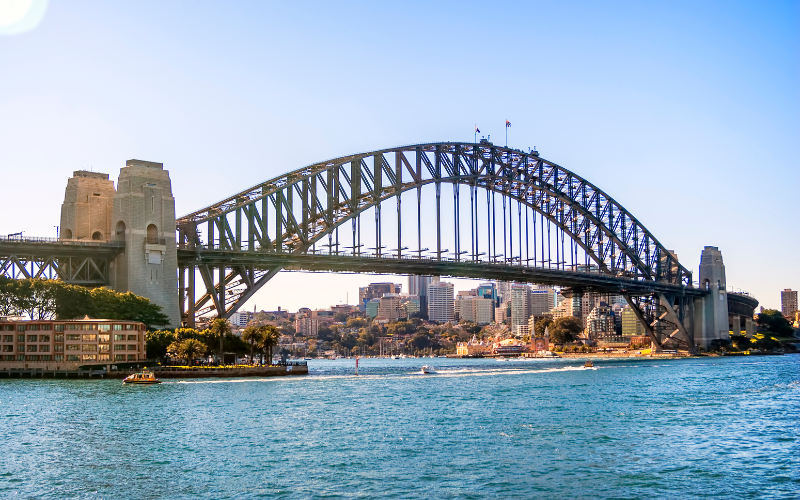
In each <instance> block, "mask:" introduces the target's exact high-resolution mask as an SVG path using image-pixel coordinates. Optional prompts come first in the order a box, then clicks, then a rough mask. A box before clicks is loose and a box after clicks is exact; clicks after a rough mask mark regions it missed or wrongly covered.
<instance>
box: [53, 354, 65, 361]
mask: <svg viewBox="0 0 800 500" xmlns="http://www.w3.org/2000/svg"><path fill="white" fill-rule="evenodd" d="M53 361H64V355H63V354H56V355H55V356H53Z"/></svg>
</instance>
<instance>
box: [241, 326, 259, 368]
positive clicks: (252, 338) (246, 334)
mask: <svg viewBox="0 0 800 500" xmlns="http://www.w3.org/2000/svg"><path fill="white" fill-rule="evenodd" d="M261 328H262V327H261V326H256V325H251V326H248V327H247V328H245V329H244V331H243V332H242V340H243V341H244V342H247V343H248V344H250V359H251V360H252V359H253V352H254V351H255V348H256V345H259V344H261V335H262V333H261Z"/></svg>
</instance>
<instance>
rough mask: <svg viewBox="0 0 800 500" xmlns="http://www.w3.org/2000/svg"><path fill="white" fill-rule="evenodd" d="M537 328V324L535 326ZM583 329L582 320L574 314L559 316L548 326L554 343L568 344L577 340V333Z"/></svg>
mask: <svg viewBox="0 0 800 500" xmlns="http://www.w3.org/2000/svg"><path fill="white" fill-rule="evenodd" d="M534 330H535V326H534ZM582 330H583V324H582V323H581V320H579V319H578V318H576V317H574V316H566V317H564V318H558V319H557V320H555V321H554V322H553V324H552V325H550V326H548V329H547V331H548V333H549V334H550V341H551V342H553V343H554V344H566V343H567V342H572V341H574V340H575V338H576V337H577V335H578V334H579V333H581V331H582Z"/></svg>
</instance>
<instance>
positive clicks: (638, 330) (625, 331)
mask: <svg viewBox="0 0 800 500" xmlns="http://www.w3.org/2000/svg"><path fill="white" fill-rule="evenodd" d="M620 316H621V321H620V322H621V323H622V336H623V337H638V336H642V335H645V331H644V326H642V323H641V322H640V321H639V318H638V317H637V316H636V313H635V312H634V311H633V309H631V306H628V305H626V306H625V307H623V308H622V312H620Z"/></svg>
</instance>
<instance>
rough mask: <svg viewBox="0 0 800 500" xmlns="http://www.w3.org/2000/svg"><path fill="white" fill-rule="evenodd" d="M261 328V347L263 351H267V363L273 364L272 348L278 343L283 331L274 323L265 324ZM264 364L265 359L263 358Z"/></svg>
mask: <svg viewBox="0 0 800 500" xmlns="http://www.w3.org/2000/svg"><path fill="white" fill-rule="evenodd" d="M260 328H261V343H260V347H261V349H262V352H264V351H266V353H267V364H270V365H271V364H272V348H273V347H275V346H276V345H278V341H279V340H280V338H281V333H280V332H279V331H278V329H277V328H276V327H274V326H273V325H263V326H261V327H260ZM262 364H263V359H262Z"/></svg>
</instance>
